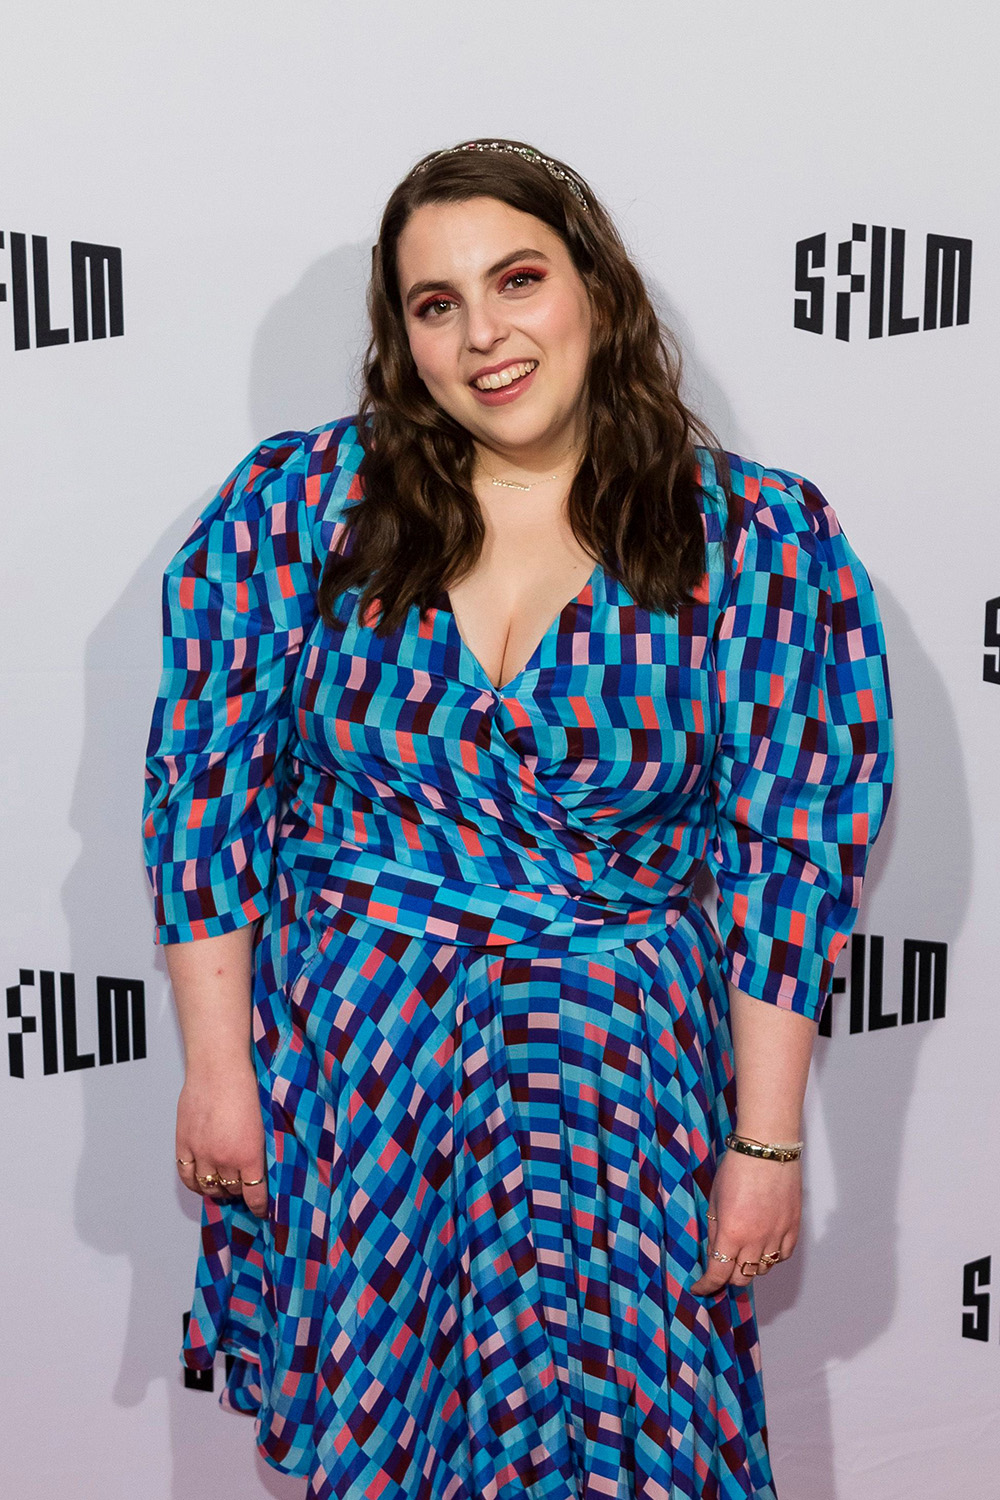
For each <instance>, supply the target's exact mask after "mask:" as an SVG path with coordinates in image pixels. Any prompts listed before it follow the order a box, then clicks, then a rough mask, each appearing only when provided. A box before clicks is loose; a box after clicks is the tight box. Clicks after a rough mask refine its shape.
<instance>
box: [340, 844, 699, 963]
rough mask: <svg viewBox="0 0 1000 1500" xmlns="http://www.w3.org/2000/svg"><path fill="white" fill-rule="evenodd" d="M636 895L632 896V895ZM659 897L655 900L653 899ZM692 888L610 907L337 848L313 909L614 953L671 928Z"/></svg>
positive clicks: (470, 938)
mask: <svg viewBox="0 0 1000 1500" xmlns="http://www.w3.org/2000/svg"><path fill="white" fill-rule="evenodd" d="M637 895H638V893H637ZM657 895H659V893H657ZM690 899H691V897H690V888H689V887H687V886H670V887H668V888H667V890H666V892H665V896H664V898H663V899H657V900H655V901H645V902H640V901H639V900H638V899H637V900H635V901H634V902H633V901H621V900H610V899H606V898H604V897H602V896H601V895H600V894H599V892H597V891H595V890H590V891H588V892H585V893H582V894H581V893H576V892H573V891H570V890H568V889H567V888H566V887H565V886H562V885H538V886H521V887H519V888H517V889H506V888H504V887H502V886H497V885H478V884H473V883H470V882H467V881H460V880H455V879H451V878H449V879H436V878H435V877H434V876H432V875H429V874H428V873H427V872H426V871H423V870H416V869H414V868H412V867H411V866H408V865H404V864H401V863H399V862H396V861H393V860H388V859H386V858H385V856H384V855H380V854H374V853H372V852H371V851H369V850H366V849H360V848H355V847H353V846H351V845H348V844H344V845H341V846H340V847H339V848H338V850H337V852H336V854H335V856H334V857H333V859H332V861H331V863H330V865H329V866H328V867H327V868H326V869H325V870H324V872H323V879H322V883H321V886H320V888H319V889H318V890H315V892H314V895H313V899H312V901H311V903H310V904H311V907H312V911H313V914H314V919H315V918H316V917H319V919H320V920H322V917H323V914H324V908H326V909H327V910H328V911H342V912H345V913H348V914H351V915H354V916H358V917H363V918H365V919H366V920H367V921H370V922H374V923H377V924H379V925H381V926H383V927H392V928H395V929H396V930H397V931H399V932H405V933H409V934H410V935H412V936H414V937H430V938H434V939H436V940H437V941H439V942H441V943H449V944H451V943H453V944H457V945H459V946H464V947H470V948H481V949H485V950H488V951H492V950H497V951H503V952H505V953H512V954H516V953H517V952H518V950H519V949H521V948H523V949H524V951H525V952H526V953H538V952H540V951H541V952H545V951H547V950H551V951H552V952H566V951H567V950H572V951H573V952H577V953H587V952H597V951H600V950H602V949H608V948H616V947H618V946H619V945H620V944H622V943H625V942H634V941H636V940H638V939H640V938H644V937H652V936H654V935H656V934H658V933H662V932H663V931H664V929H665V928H667V927H672V926H673V925H674V924H675V923H676V922H677V921H678V920H679V919H680V917H681V916H682V915H683V913H684V912H685V911H686V910H687V908H688V906H689V904H690Z"/></svg>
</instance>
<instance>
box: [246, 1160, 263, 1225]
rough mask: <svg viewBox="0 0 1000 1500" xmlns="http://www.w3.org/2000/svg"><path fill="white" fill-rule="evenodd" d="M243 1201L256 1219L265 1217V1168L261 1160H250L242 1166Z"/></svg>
mask: <svg viewBox="0 0 1000 1500" xmlns="http://www.w3.org/2000/svg"><path fill="white" fill-rule="evenodd" d="M243 1201H244V1203H245V1204H246V1206H247V1208H248V1209H249V1210H250V1212H251V1213H252V1214H256V1215H257V1217H258V1219H264V1218H266V1217H267V1169H266V1168H265V1166H264V1163H263V1161H255V1162H250V1163H249V1165H245V1166H244V1168H243Z"/></svg>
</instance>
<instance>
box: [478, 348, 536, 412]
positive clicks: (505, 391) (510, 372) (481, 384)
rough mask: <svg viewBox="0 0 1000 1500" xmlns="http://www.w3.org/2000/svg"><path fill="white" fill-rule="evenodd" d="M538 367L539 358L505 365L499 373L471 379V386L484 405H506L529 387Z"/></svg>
mask: <svg viewBox="0 0 1000 1500" xmlns="http://www.w3.org/2000/svg"><path fill="white" fill-rule="evenodd" d="M537 369H538V361H537V359H531V360H523V361H520V362H518V363H516V364H512V365H505V366H504V368H503V370H502V371H501V372H500V373H499V374H495V375H482V376H480V377H479V379H478V380H476V381H471V382H470V388H471V390H472V394H473V395H474V396H475V398H476V400H477V401H479V402H480V403H481V404H482V405H483V406H505V405H506V404H507V402H508V401H516V400H517V398H518V396H520V395H522V394H523V393H524V391H526V390H527V389H528V388H529V386H530V385H531V384H532V381H533V380H534V377H535V371H536V370H537Z"/></svg>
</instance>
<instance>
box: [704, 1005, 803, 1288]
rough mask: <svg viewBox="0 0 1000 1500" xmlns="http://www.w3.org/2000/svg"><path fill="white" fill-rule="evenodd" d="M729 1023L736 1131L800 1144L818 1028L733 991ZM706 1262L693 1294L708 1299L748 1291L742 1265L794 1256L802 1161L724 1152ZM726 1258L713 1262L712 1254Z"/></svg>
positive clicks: (713, 1197) (712, 1206)
mask: <svg viewBox="0 0 1000 1500" xmlns="http://www.w3.org/2000/svg"><path fill="white" fill-rule="evenodd" d="M729 995H730V1021H731V1025H732V1032H733V1055H734V1062H735V1069H736V1107H737V1124H736V1129H737V1131H738V1133H739V1134H740V1135H743V1136H750V1137H751V1138H752V1139H753V1140H757V1141H764V1142H767V1143H771V1144H775V1143H783V1144H784V1143H788V1142H791V1141H797V1140H799V1139H800V1134H799V1132H800V1130H801V1127H802V1105H803V1100H804V1098H805V1091H806V1080H807V1079H808V1076H809V1063H810V1060H811V1057H812V1048H813V1040H814V1038H815V1036H816V1029H817V1028H816V1023H815V1021H813V1020H810V1019H809V1018H808V1017H807V1016H803V1015H800V1014H798V1013H797V1012H794V1011H789V1010H781V1009H779V1008H778V1007H777V1006H776V1005H771V1004H769V1003H768V1002H767V1001H765V1000H755V999H754V998H753V997H752V996H751V995H745V994H743V993H742V991H740V990H738V989H736V988H734V987H733V986H730V991H729ZM709 1212H710V1213H712V1214H715V1215H716V1218H715V1219H712V1220H710V1221H709V1235H708V1243H709V1252H710V1253H709V1258H708V1263H707V1268H706V1271H705V1273H704V1275H703V1276H702V1277H701V1278H700V1279H699V1280H698V1281H696V1282H695V1283H694V1284H693V1286H692V1288H691V1290H692V1291H693V1292H695V1293H697V1294H698V1295H711V1294H712V1293H713V1292H717V1291H718V1290H719V1288H720V1287H722V1286H724V1285H725V1283H726V1282H727V1281H731V1282H732V1283H733V1284H734V1285H736V1286H746V1284H747V1282H748V1281H749V1280H750V1277H749V1276H743V1275H741V1274H740V1271H739V1265H740V1263H741V1262H745V1261H757V1260H759V1258H760V1256H761V1255H763V1254H765V1253H768V1252H780V1254H781V1257H782V1259H783V1260H785V1259H787V1258H788V1256H789V1255H791V1253H792V1251H793V1250H794V1248H795V1244H796V1241H797V1239H798V1234H799V1224H800V1221H801V1216H802V1171H801V1166H800V1163H799V1162H798V1161H791V1162H776V1161H761V1160H758V1159H755V1158H754V1157H751V1156H744V1155H741V1154H739V1153H737V1152H735V1151H727V1152H726V1153H725V1154H724V1156H723V1157H722V1160H721V1161H720V1163H719V1167H718V1170H717V1171H716V1174H715V1181H714V1183H713V1185H712V1192H711V1199H710V1203H709ZM716 1250H717V1251H719V1253H720V1254H723V1255H726V1256H728V1257H729V1259H728V1260H726V1261H721V1260H716V1259H713V1257H712V1254H711V1252H713V1251H716Z"/></svg>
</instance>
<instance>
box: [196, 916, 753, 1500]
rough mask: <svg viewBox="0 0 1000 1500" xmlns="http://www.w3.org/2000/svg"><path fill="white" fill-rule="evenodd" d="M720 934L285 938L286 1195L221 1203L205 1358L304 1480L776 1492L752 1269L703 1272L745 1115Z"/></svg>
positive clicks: (268, 948) (272, 1131) (273, 1108)
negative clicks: (556, 949)
mask: <svg viewBox="0 0 1000 1500" xmlns="http://www.w3.org/2000/svg"><path fill="white" fill-rule="evenodd" d="M720 958H721V954H720V951H719V946H718V939H717V937H716V935H715V933H714V930H713V928H712V926H711V923H710V922H709V920H708V918H707V917H706V916H705V914H704V912H703V911H702V910H701V908H700V907H698V906H696V905H693V904H692V905H691V906H690V907H689V909H688V910H687V911H685V912H684V913H683V914H682V915H681V916H680V917H679V920H677V921H676V922H675V924H674V925H673V926H671V927H669V928H667V929H666V930H665V931H664V932H663V934H662V935H658V936H656V937H655V938H649V937H644V938H642V939H639V940H637V941H632V942H627V943H622V944H621V945H620V946H617V947H614V948H611V949H609V950H605V951H602V952H598V953H593V952H590V953H574V952H565V953H559V954H557V955H553V954H551V953H546V954H544V955H542V954H539V953H531V952H527V953H525V952H524V951H518V950H515V951H508V952H486V951H483V950H481V949H473V948H469V947H463V946H458V945H450V946H449V945H446V944H439V943H436V942H434V941H431V940H429V939H427V938H417V937H414V936H411V935H407V934H405V933H402V932H400V931H398V930H396V929H394V928H391V927H383V926H379V925H377V924H375V923H373V922H370V921H368V920H366V919H362V918H360V917H357V916H353V915H348V914H346V913H344V912H339V913H333V914H331V915H330V916H328V917H324V918H318V917H316V916H315V915H314V916H313V917H312V918H311V920H310V922H308V923H306V922H302V921H300V922H296V923H292V924H291V925H290V926H288V927H285V928H281V929H278V928H276V929H274V931H273V932H271V933H270V935H268V936H266V937H265V938H264V939H263V940H262V942H261V944H260V945H259V947H258V951H257V961H256V978H255V1050H256V1061H257V1068H258V1077H259V1083H260V1095H261V1103H262V1108H263V1111H264V1118H265V1127H266V1137H267V1155H268V1186H269V1193H270V1209H269V1216H268V1218H267V1219H266V1220H257V1219H255V1218H254V1217H253V1215H251V1214H250V1213H249V1212H248V1211H247V1210H246V1209H245V1208H244V1207H243V1206H242V1204H241V1203H213V1202H211V1201H209V1200H206V1201H205V1205H204V1215H203V1227H202V1254H201V1258H200V1261H199V1265H198V1275H197V1287H196V1294H195V1299H194V1304H193V1307H192V1315H191V1320H190V1324H189V1329H188V1335H187V1339H186V1341H185V1347H184V1350H183V1354H182V1357H183V1359H184V1360H185V1361H186V1363H187V1364H188V1365H189V1366H191V1367H193V1368H202V1369H203V1368H206V1367H208V1366H210V1365H211V1363H212V1361H213V1360H214V1358H215V1355H216V1353H217V1352H219V1351H225V1352H226V1353H227V1354H229V1355H230V1356H232V1358H231V1360H230V1367H231V1368H230V1374H229V1378H228V1381H227V1386H226V1390H225V1392H224V1395H223V1401H224V1404H227V1405H229V1406H231V1407H234V1408H236V1409H238V1410H242V1411H248V1412H253V1413H254V1414H255V1415H256V1419H257V1441H258V1444H259V1446H260V1449H261V1451H262V1453H263V1454H264V1456H265V1457H266V1458H267V1459H268V1460H269V1462H270V1463H272V1464H273V1465H274V1466H275V1467H276V1468H279V1469H281V1470H284V1471H286V1472H289V1473H295V1474H301V1475H304V1476H308V1485H307V1496H308V1500H598V1497H600V1500H736V1497H753V1500H774V1488H773V1480H772V1476H771V1469H770V1464H769V1460H768V1451H767V1432H766V1425H765V1415H764V1398H763V1387H762V1382H761V1370H760V1352H759V1341H758V1332H757V1326H756V1321H755V1316H754V1308H753V1293H752V1288H751V1287H746V1288H731V1287H726V1288H724V1289H723V1290H722V1291H721V1292H720V1293H718V1294H716V1295H715V1296H712V1297H698V1296H694V1295H693V1294H692V1293H691V1292H690V1290H689V1288H690V1286H691V1284H692V1283H693V1282H694V1281H696V1280H697V1279H698V1277H699V1275H700V1274H701V1272H702V1270H703V1269H704V1266H705V1255H706V1249H707V1245H706V1239H707V1229H708V1223H707V1219H706V1212H707V1208H708V1195H709V1191H710V1188H711V1184H712V1177H713V1174H714V1171H715V1164H716V1161H717V1160H718V1158H719V1155H720V1153H721V1151H722V1150H723V1141H724V1137H725V1135H726V1133H727V1131H728V1130H729V1129H730V1128H731V1123H732V1121H733V1119H734V1112H735V1085H734V1078H733V1069H732V1056H731V1044H730V1031H729V1020H728V999H727V993H726V986H725V983H724V980H723V977H722V971H721V968H720Z"/></svg>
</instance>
